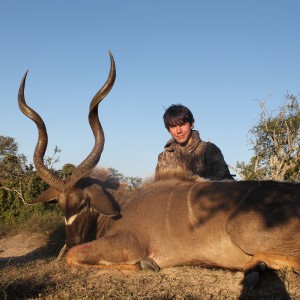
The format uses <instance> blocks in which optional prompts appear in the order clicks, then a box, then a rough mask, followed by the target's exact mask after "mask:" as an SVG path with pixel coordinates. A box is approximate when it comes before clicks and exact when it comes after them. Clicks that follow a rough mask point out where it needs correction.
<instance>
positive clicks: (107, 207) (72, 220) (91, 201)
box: [18, 52, 119, 248]
mask: <svg viewBox="0 0 300 300" xmlns="http://www.w3.org/2000/svg"><path fill="white" fill-rule="evenodd" d="M109 55H110V72H109V75H108V79H107V81H106V83H105V84H104V85H103V86H102V88H101V89H100V90H99V91H98V92H97V93H96V95H95V96H94V98H93V99H92V101H91V103H90V109H89V116H88V119H89V123H90V127H91V129H92V131H93V135H94V138H95V144H94V147H93V149H92V151H91V152H90V154H89V155H88V156H87V158H86V159H85V160H84V161H83V162H82V163H81V164H80V165H78V166H77V168H76V169H75V170H74V172H73V174H72V175H71V177H70V179H69V180H67V181H65V180H63V179H61V178H60V177H58V176H57V175H56V174H55V173H54V172H53V171H52V170H50V169H49V168H47V167H46V166H45V164H44V159H43V158H44V155H45V152H46V149H47V144H48V135H47V130H46V126H45V124H44V121H43V120H42V118H41V117H40V116H39V114H37V113H36V112H35V111H34V110H33V109H32V108H31V107H29V106H28V105H27V104H26V102H25V96H24V89H25V81H26V77H27V73H28V71H27V72H26V73H25V75H24V77H23V79H22V81H21V85H20V89H19V94H18V103H19V107H20V110H21V111H22V112H23V113H24V114H25V115H26V116H27V117H28V118H30V119H31V120H33V121H34V122H35V124H36V126H37V129H38V142H37V145H36V147H35V151H34V155H33V162H34V165H35V167H36V170H37V173H38V174H39V176H40V177H41V178H42V179H43V180H44V181H45V182H46V183H47V184H48V185H49V186H50V188H49V189H48V190H46V191H45V192H44V193H42V194H41V195H40V196H39V197H37V198H36V199H35V200H33V202H32V203H40V202H46V201H51V200H57V201H58V205H59V207H60V209H61V210H62V212H63V214H64V216H65V223H66V234H67V241H66V244H67V248H71V247H72V246H74V245H77V244H81V243H84V242H87V241H88V240H89V239H90V235H91V231H93V230H92V229H93V228H95V227H96V226H95V224H94V223H95V219H96V218H97V217H98V216H99V214H102V215H105V216H116V215H119V208H118V206H117V204H116V202H114V200H113V199H112V197H109V194H108V193H107V192H106V191H105V189H104V188H103V187H102V186H101V182H100V181H99V180H96V179H95V178H89V177H88V176H87V175H88V174H89V173H90V172H91V171H92V170H93V169H94V168H95V166H96V165H97V163H98V162H99V160H100V157H101V153H102V151H103V147H104V132H103V129H102V126H101V123H100V121H99V117H98V105H99V103H100V102H101V101H102V100H103V99H104V97H105V96H106V95H107V94H108V93H109V92H110V90H111V88H112V87H113V84H114V81H115V78H116V68H115V63H114V58H113V56H112V54H111V52H109ZM94 231H95V230H94Z"/></svg>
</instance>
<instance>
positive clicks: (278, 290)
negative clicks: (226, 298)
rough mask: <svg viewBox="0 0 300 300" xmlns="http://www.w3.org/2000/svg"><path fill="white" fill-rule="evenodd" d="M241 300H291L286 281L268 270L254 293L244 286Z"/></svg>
mask: <svg viewBox="0 0 300 300" xmlns="http://www.w3.org/2000/svg"><path fill="white" fill-rule="evenodd" d="M238 299H239V300H254V299H255V300H257V299H277V300H289V299H291V297H290V295H289V293H288V291H287V290H286V286H285V283H284V281H283V280H282V279H281V278H280V276H279V275H278V273H277V272H275V271H271V270H268V271H267V272H266V273H265V274H263V275H261V277H260V279H259V281H258V283H257V285H256V286H255V288H254V289H253V290H252V291H248V290H247V288H246V286H245V285H244V284H243V289H242V292H241V295H240V297H239V298H238Z"/></svg>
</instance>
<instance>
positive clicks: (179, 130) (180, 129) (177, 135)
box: [169, 123, 194, 146]
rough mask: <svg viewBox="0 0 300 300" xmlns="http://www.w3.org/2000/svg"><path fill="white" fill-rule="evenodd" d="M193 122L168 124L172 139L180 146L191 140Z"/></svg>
mask: <svg viewBox="0 0 300 300" xmlns="http://www.w3.org/2000/svg"><path fill="white" fill-rule="evenodd" d="M193 128H194V124H192V125H191V124H190V123H184V124H182V125H175V124H174V125H170V126H169V132H170V134H171V135H172V137H173V139H174V140H175V141H176V142H177V143H178V144H179V145H181V146H185V145H186V144H189V143H190V142H191V141H192V129H193Z"/></svg>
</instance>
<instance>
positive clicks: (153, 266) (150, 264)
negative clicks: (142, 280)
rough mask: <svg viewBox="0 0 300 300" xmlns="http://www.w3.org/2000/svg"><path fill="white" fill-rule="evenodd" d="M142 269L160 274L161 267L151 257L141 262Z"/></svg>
mask: <svg viewBox="0 0 300 300" xmlns="http://www.w3.org/2000/svg"><path fill="white" fill-rule="evenodd" d="M139 264H140V266H141V269H142V270H144V271H146V270H150V271H154V272H159V270H160V267H159V266H158V265H157V263H156V262H155V261H154V260H153V259H152V258H150V257H146V258H145V259H143V260H141V261H140V262H139Z"/></svg>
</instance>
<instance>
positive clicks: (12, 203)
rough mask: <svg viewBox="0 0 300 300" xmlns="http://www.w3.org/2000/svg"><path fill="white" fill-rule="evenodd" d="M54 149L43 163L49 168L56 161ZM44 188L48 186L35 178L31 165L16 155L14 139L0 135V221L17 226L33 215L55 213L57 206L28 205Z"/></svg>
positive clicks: (47, 204)
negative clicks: (16, 224)
mask: <svg viewBox="0 0 300 300" xmlns="http://www.w3.org/2000/svg"><path fill="white" fill-rule="evenodd" d="M56 148H57V147H56ZM56 148H55V150H54V155H53V156H52V157H50V158H48V157H47V158H46V160H45V161H46V163H47V164H49V166H51V167H52V166H53V162H55V161H57V158H56V157H55V155H56V153H57V150H56ZM57 149H58V148H57ZM47 188H48V185H47V184H46V183H45V182H44V181H43V180H42V179H41V178H40V177H39V176H38V174H37V172H36V170H35V169H34V167H33V165H32V164H29V165H28V164H27V159H26V157H25V156H24V154H18V144H17V143H16V142H15V140H14V139H13V138H11V137H5V136H0V221H1V222H4V223H7V224H13V223H20V222H23V221H24V220H26V219H28V218H30V217H31V216H32V215H33V214H35V213H43V212H45V211H49V210H50V211H55V212H58V209H57V208H56V205H55V206H51V204H49V203H41V204H35V205H28V203H30V202H31V200H32V199H34V198H35V197H37V196H38V195H40V194H41V193H42V192H43V191H45V190H46V189H47ZM20 200H21V201H20Z"/></svg>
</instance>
